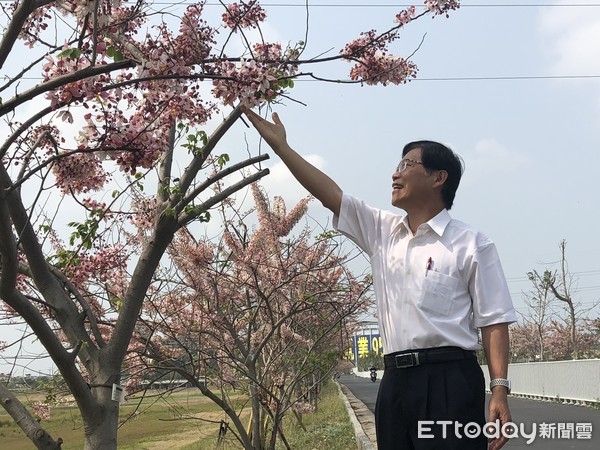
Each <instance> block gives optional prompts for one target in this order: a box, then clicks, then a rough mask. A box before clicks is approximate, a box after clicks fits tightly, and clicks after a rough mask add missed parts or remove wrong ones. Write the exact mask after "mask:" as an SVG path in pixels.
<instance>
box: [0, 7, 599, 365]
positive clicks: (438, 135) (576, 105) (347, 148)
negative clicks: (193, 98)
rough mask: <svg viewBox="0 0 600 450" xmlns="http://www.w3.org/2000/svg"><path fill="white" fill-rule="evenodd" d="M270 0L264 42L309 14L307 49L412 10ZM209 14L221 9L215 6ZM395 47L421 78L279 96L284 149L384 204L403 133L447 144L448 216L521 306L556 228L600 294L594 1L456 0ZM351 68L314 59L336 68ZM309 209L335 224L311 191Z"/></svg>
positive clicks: (554, 246)
mask: <svg viewBox="0 0 600 450" xmlns="http://www.w3.org/2000/svg"><path fill="white" fill-rule="evenodd" d="M210 3H212V4H210ZM525 3H526V4H525ZM262 4H263V6H264V7H265V9H266V10H267V14H268V17H267V22H266V24H265V26H264V27H263V32H264V35H265V37H266V38H267V40H270V41H281V42H284V43H287V42H292V43H293V42H296V41H298V40H304V39H305V34H306V25H307V24H308V39H307V42H308V46H307V49H306V52H305V54H304V55H303V57H304V58H309V57H316V56H319V55H324V56H333V55H336V54H337V53H338V49H339V48H340V47H343V45H344V44H345V43H347V42H349V41H351V40H352V39H354V38H355V37H357V36H358V34H359V33H360V32H361V31H367V30H369V29H371V28H375V29H378V30H380V31H384V30H386V29H387V28H389V27H391V26H394V22H393V19H394V16H395V14H396V13H397V12H399V10H400V9H402V8H403V6H399V4H403V2H393V1H385V0H380V1H376V2H370V1H366V0H358V1H356V0H346V1H334V0H323V1H319V2H316V1H315V2H310V7H309V15H308V17H307V16H306V11H305V8H304V7H303V2H302V1H301V0H279V1H277V2H275V1H274V0H273V1H272V2H267V1H264V2H262ZM393 5H395V6H393ZM157 7H161V8H165V9H169V10H171V11H173V12H176V11H178V10H180V9H181V6H174V5H172V4H169V3H168V2H165V3H163V4H158V5H157ZM178 8H179V9H178ZM206 11H207V14H209V15H210V14H213V15H215V14H220V12H221V10H220V9H219V6H218V5H217V4H216V2H209V5H208V6H207V7H206ZM392 50H393V52H394V53H395V54H398V55H402V56H408V55H410V54H412V53H414V55H413V56H412V58H411V59H412V61H413V62H415V63H416V64H417V65H418V67H419V72H418V77H417V79H416V80H414V81H412V82H410V83H408V84H406V85H400V86H393V85H392V86H387V87H371V86H360V85H358V84H338V83H323V82H316V81H310V80H299V81H297V82H296V85H295V87H294V89H293V90H291V91H290V92H289V95H290V97H291V98H292V99H293V100H291V99H290V100H284V101H283V104H280V105H275V106H274V107H273V109H274V110H275V111H277V112H278V113H279V115H280V117H281V119H282V121H283V122H284V124H285V126H286V129H287V134H288V140H289V142H290V144H291V146H292V147H293V148H295V149H296V150H297V151H298V152H299V153H301V154H302V155H304V156H305V157H307V158H308V159H309V160H310V161H311V162H313V164H315V165H317V166H318V167H319V168H321V169H322V170H324V171H325V172H326V173H327V174H328V175H330V176H331V177H332V178H333V179H334V180H335V181H336V182H337V183H338V184H339V185H340V187H341V188H342V189H343V190H344V191H345V192H347V193H349V194H351V195H354V196H356V197H359V198H361V199H363V200H365V201H366V202H367V203H369V204H371V205H372V206H375V207H380V208H386V209H391V208H392V207H391V205H390V198H391V175H392V172H393V170H394V169H395V167H396V166H397V164H398V162H399V160H400V158H401V150H402V147H403V146H404V144H405V143H407V142H410V141H413V140H418V139H430V140H437V141H440V142H442V143H445V144H447V145H449V146H450V147H451V148H452V149H454V150H455V151H456V152H457V153H458V154H459V155H461V157H462V158H463V160H464V162H465V167H466V170H465V173H464V176H463V180H462V182H461V186H460V187H459V189H458V192H457V196H456V200H455V204H454V207H453V208H452V210H451V214H452V216H453V217H454V218H456V219H459V220H461V221H464V222H467V223H470V224H472V225H474V226H475V227H477V228H478V229H480V230H482V231H483V232H484V233H486V234H487V235H488V236H490V238H491V239H492V240H493V241H494V242H495V243H496V246H497V248H498V252H499V254H500V257H501V259H502V264H503V267H504V272H505V275H506V278H507V281H508V285H509V289H510V292H511V294H512V296H513V301H514V303H515V307H516V308H517V311H519V312H520V313H525V312H526V307H525V304H524V302H523V294H522V293H523V291H527V290H528V289H530V283H529V282H528V281H527V277H526V274H527V272H528V271H531V270H533V269H536V270H538V271H543V270H544V269H545V268H550V269H557V268H558V265H557V262H558V260H559V257H560V252H559V247H558V244H559V242H560V241H561V240H563V239H564V240H566V241H567V247H566V256H567V260H568V263H569V269H570V271H571V272H572V273H573V274H574V275H575V279H574V281H575V286H576V290H575V298H576V299H577V301H578V302H580V303H581V304H582V306H583V307H589V306H591V305H592V304H593V303H594V302H595V301H597V300H598V299H599V298H600V263H599V262H598V258H599V256H600V238H599V236H598V234H597V232H596V228H597V227H598V225H599V224H600V220H599V219H600V217H599V216H600V209H599V208H598V205H599V204H600V189H598V185H599V177H598V176H597V175H596V171H597V170H598V168H599V167H600V151H599V150H600V149H599V143H600V0H597V1H590V0H587V1H586V0H575V1H571V0H561V1H560V2H557V1H553V0H545V1H540V0H530V1H527V2H517V1H510V2H509V1H497V2H496V1H494V2H486V1H482V0H479V1H462V2H461V8H460V9H459V10H458V11H453V12H451V13H450V17H449V18H448V19H446V18H445V17H439V16H438V17H436V18H434V19H431V18H429V17H427V18H423V19H421V20H418V21H416V22H414V23H412V24H409V25H408V26H407V27H406V28H405V29H404V30H403V32H402V38H401V39H400V41H399V42H397V43H395V44H394V45H393V46H392ZM349 69H350V64H346V63H335V64H331V65H327V66H322V65H315V66H314V67H311V70H313V71H315V73H318V74H320V75H323V76H330V77H331V78H341V79H347V78H348V71H349ZM216 123H217V121H214V122H213V123H212V124H210V125H209V127H210V126H214V125H216ZM209 130H210V128H207V131H209ZM258 145H259V138H258V135H257V133H256V132H255V131H254V130H252V129H250V128H247V127H246V126H245V125H244V124H243V123H242V122H238V123H237V124H236V125H235V126H234V127H233V129H232V130H231V132H230V133H229V134H228V135H227V136H226V137H225V138H224V139H223V141H222V142H221V143H220V144H219V145H218V148H217V149H216V150H215V152H216V153H217V154H218V153H229V155H230V156H231V159H232V161H239V160H240V159H242V158H243V157H246V156H247V154H248V151H250V152H252V153H256V149H257V148H258ZM261 151H263V152H265V151H266V152H268V153H270V154H271V159H270V160H269V161H267V163H266V164H265V165H266V166H267V167H269V168H270V169H271V174H270V175H269V176H268V177H267V178H265V179H264V180H262V184H263V186H264V187H265V188H266V189H267V190H268V191H269V194H270V195H271V196H274V195H281V196H283V197H284V199H285V200H286V202H287V203H288V205H289V207H291V205H292V204H294V202H296V201H297V200H298V199H300V198H301V197H303V196H305V195H306V192H305V191H304V190H303V189H302V188H301V187H300V185H299V184H298V183H297V182H295V180H293V178H292V176H291V174H290V173H289V172H288V171H287V169H286V168H285V167H284V166H283V165H282V163H281V162H279V160H278V159H277V156H276V155H274V154H273V153H272V152H271V151H270V150H269V149H268V148H267V147H266V146H265V145H264V144H263V147H262V149H261ZM241 197H242V195H241V194H240V198H241ZM310 215H311V217H312V218H313V219H314V220H315V221H317V222H318V223H320V224H322V225H324V226H330V224H331V214H330V213H329V212H328V211H327V210H325V209H324V208H323V207H322V206H321V205H320V204H319V203H318V202H317V201H315V202H313V203H312V204H311V207H310ZM209 226H213V225H209ZM31 367H32V368H33V367H35V366H34V365H32V366H31ZM3 368H4V366H2V365H1V364H0V371H2V369H3Z"/></svg>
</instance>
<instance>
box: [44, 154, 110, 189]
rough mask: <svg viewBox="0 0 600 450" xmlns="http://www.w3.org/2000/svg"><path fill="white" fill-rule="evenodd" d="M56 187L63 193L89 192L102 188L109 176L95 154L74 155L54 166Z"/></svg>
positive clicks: (63, 158)
mask: <svg viewBox="0 0 600 450" xmlns="http://www.w3.org/2000/svg"><path fill="white" fill-rule="evenodd" d="M52 171H53V173H54V177H55V178H56V185H57V186H58V187H59V188H60V190H61V191H62V192H63V193H67V192H74V193H80V192H89V191H94V190H98V189H100V188H102V186H104V184H105V183H106V182H107V181H108V180H109V178H110V177H109V175H108V173H106V172H105V171H104V170H103V168H102V163H101V162H100V160H99V159H98V157H97V156H96V155H94V154H93V153H74V154H71V155H68V156H64V157H62V158H60V159H59V160H58V161H56V162H55V163H54V164H53V165H52Z"/></svg>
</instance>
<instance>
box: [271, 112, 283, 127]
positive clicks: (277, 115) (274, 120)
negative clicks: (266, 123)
mask: <svg viewBox="0 0 600 450" xmlns="http://www.w3.org/2000/svg"><path fill="white" fill-rule="evenodd" d="M271 117H272V118H273V122H274V123H275V124H277V125H281V120H280V119H279V114H277V113H276V112H274V113H273V114H272V115H271Z"/></svg>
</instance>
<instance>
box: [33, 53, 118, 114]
mask: <svg viewBox="0 0 600 450" xmlns="http://www.w3.org/2000/svg"><path fill="white" fill-rule="evenodd" d="M102 46H104V44H102ZM98 64H102V62H99V63H98ZM89 65H90V62H89V61H88V60H87V59H86V58H84V57H80V58H77V59H75V58H58V59H57V60H54V58H53V57H52V56H49V55H48V56H46V64H44V66H43V68H42V74H43V76H44V81H48V80H51V79H53V78H56V77H59V76H61V75H65V74H68V73H74V72H77V71H78V70H81V69H84V68H86V67H88V66H89ZM107 81H108V78H107V77H106V76H103V75H101V76H98V77H90V78H86V79H83V80H79V81H75V82H72V83H66V84H64V85H62V86H60V88H58V89H54V90H52V91H50V92H48V94H46V98H48V99H49V100H50V102H51V105H52V107H53V108H58V107H59V106H61V105H65V104H70V103H71V102H73V101H80V102H83V101H85V100H91V99H95V98H97V97H100V98H107V97H108V94H107V93H104V92H102V87H103V86H104V84H105V83H106V82H107ZM67 117H68V115H66V116H64V118H65V119H66V118H67Z"/></svg>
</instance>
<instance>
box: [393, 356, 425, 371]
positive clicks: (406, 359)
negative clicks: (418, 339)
mask: <svg viewBox="0 0 600 450" xmlns="http://www.w3.org/2000/svg"><path fill="white" fill-rule="evenodd" d="M394 363H395V365H396V368H397V369H405V368H406V367H415V366H420V365H421V362H420V361H419V353H418V352H412V353H402V354H401V355H396V356H395V357H394Z"/></svg>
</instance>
